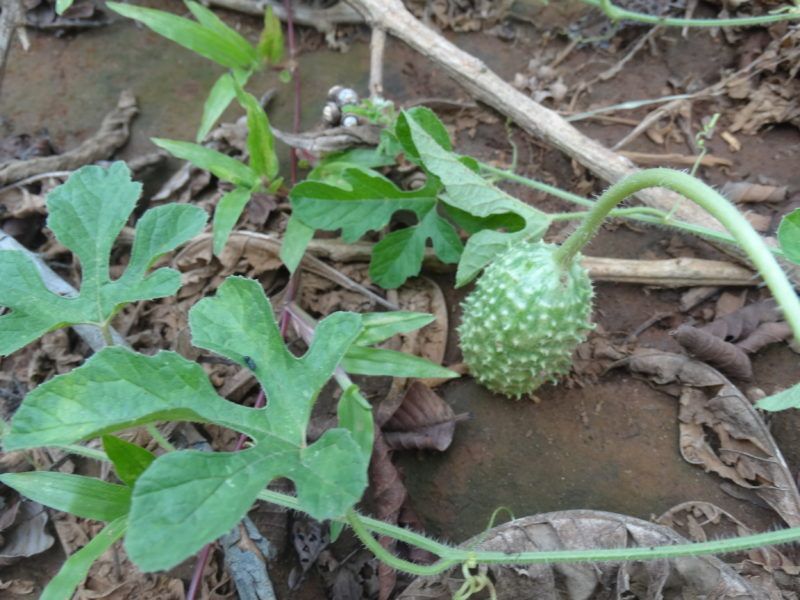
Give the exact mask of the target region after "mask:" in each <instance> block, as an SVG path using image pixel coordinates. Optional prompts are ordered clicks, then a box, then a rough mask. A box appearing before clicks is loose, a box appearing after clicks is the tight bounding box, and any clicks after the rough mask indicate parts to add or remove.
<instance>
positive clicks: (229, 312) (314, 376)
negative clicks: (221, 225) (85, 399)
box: [126, 277, 368, 570]
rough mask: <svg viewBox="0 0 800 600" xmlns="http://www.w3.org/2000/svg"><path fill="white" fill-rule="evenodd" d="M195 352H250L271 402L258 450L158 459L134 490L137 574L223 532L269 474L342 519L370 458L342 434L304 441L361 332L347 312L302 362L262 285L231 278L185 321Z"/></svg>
mask: <svg viewBox="0 0 800 600" xmlns="http://www.w3.org/2000/svg"><path fill="white" fill-rule="evenodd" d="M189 321H190V324H191V328H192V336H193V337H192V342H193V344H194V345H195V346H197V347H200V348H205V349H208V350H212V351H214V352H217V353H219V354H221V355H223V356H225V357H227V358H229V359H232V360H234V361H236V362H241V361H243V360H244V357H245V356H247V357H248V358H249V359H250V362H251V363H252V365H253V366H255V369H254V373H255V375H256V377H257V379H258V380H259V382H260V383H261V384H262V386H263V387H264V390H265V392H266V394H267V396H268V398H269V402H268V404H267V407H266V408H265V409H262V410H259V411H253V412H255V413H256V414H254V415H253V416H252V417H251V418H250V419H249V423H248V424H249V426H250V428H251V429H252V428H257V429H258V431H254V432H252V433H250V434H249V435H250V436H251V437H252V438H253V442H254V443H255V446H254V447H253V448H250V449H248V450H245V451H242V452H237V453H230V454H229V453H220V454H210V453H204V452H191V451H179V452H171V453H168V454H166V455H163V456H160V457H159V458H158V459H156V461H155V462H154V463H153V464H152V465H151V466H150V468H148V469H147V471H145V472H144V474H142V476H141V477H140V478H139V479H138V481H137V482H136V486H135V488H134V493H133V499H132V506H131V513H130V522H131V531H130V533H129V534H128V537H127V539H126V547H127V549H128V552H129V554H130V556H131V558H132V559H133V560H134V562H136V564H137V565H138V566H139V567H140V568H142V569H144V570H156V569H164V568H168V567H170V566H172V565H174V564H176V563H177V562H179V561H180V560H182V559H183V558H185V557H186V556H187V555H188V554H190V553H192V552H194V551H196V550H197V549H198V548H200V547H201V546H202V545H203V544H205V543H207V542H209V541H211V540H213V539H215V538H216V537H218V536H219V535H221V534H222V533H224V532H225V531H228V530H229V529H230V528H231V527H233V526H234V525H235V523H236V522H237V521H238V520H239V519H241V517H242V515H243V514H244V513H245V512H246V511H247V510H248V509H249V508H250V506H251V504H252V503H253V501H254V500H255V497H256V495H257V493H258V492H259V491H260V490H261V489H262V488H263V487H264V486H265V485H267V483H269V482H270V481H271V480H272V479H274V478H275V477H279V476H283V477H288V478H290V479H292V480H293V481H294V483H295V486H296V488H297V496H298V499H299V501H300V503H301V505H302V507H303V510H305V511H306V512H308V513H309V514H311V515H312V516H313V517H314V518H317V519H326V518H331V517H334V516H340V515H342V514H344V512H345V511H346V510H347V509H348V508H350V507H351V506H352V505H353V504H354V503H355V502H356V501H357V500H358V499H359V498H360V496H361V493H362V492H363V490H364V487H365V486H366V467H367V462H368V458H367V457H364V456H363V453H362V452H361V449H360V446H359V444H358V443H357V442H356V440H355V439H354V437H353V435H352V434H351V432H350V431H348V430H347V429H341V428H337V429H332V430H329V431H327V432H326V433H325V434H324V435H323V436H322V437H321V438H320V439H319V440H317V441H316V442H314V443H313V444H311V445H307V444H306V427H307V425H308V419H309V416H310V413H311V408H312V406H313V403H314V401H315V399H316V396H317V394H318V393H319V390H320V389H321V388H322V386H323V385H324V384H325V382H326V381H327V380H328V378H329V377H330V376H331V374H332V373H333V370H334V369H335V368H336V365H337V364H338V363H339V362H340V361H341V359H342V358H343V356H344V354H345V352H346V350H347V348H348V347H349V346H350V345H351V344H352V342H353V341H354V340H355V339H356V337H357V336H358V334H359V332H360V330H361V319H360V317H359V316H358V315H356V314H353V313H337V314H334V315H332V316H330V317H328V318H327V319H325V320H323V321H322V322H321V323H320V324H319V326H318V327H317V329H316V332H315V336H314V341H313V343H312V345H311V348H310V349H309V350H308V352H307V353H306V354H305V356H303V357H301V358H297V357H295V356H294V355H292V354H291V353H290V352H289V351H288V350H287V349H286V347H285V345H284V343H283V340H282V338H281V335H280V332H279V331H278V326H277V323H276V322H275V319H274V315H273V313H272V308H271V306H270V303H269V301H268V299H267V298H266V296H265V295H264V292H263V290H262V288H261V286H260V285H259V284H258V283H257V282H255V281H252V280H247V279H243V278H237V277H231V278H229V279H227V280H226V281H225V282H224V283H223V285H222V286H220V288H219V289H218V291H217V295H216V296H215V297H213V298H206V299H204V300H201V301H200V302H199V303H198V304H197V305H195V306H194V307H193V308H192V310H191V312H190V315H189Z"/></svg>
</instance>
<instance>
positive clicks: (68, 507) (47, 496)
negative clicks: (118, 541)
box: [0, 471, 131, 521]
mask: <svg viewBox="0 0 800 600" xmlns="http://www.w3.org/2000/svg"><path fill="white" fill-rule="evenodd" d="M0 482H3V483H4V484H6V485H7V486H8V487H12V488H14V489H15V490H17V491H18V492H19V493H20V494H22V495H23V496H26V497H28V498H30V499H31V500H34V501H35V502H38V503H40V504H44V505H45V506H49V507H50V508H54V509H56V510H60V511H63V512H67V513H70V514H73V515H77V516H79V517H83V518H84V519H94V520H96V521H113V520H114V519H117V518H119V517H122V516H125V515H126V514H128V508H129V507H130V501H131V490H130V488H129V487H127V486H124V485H116V484H113V483H106V482H105V481H101V480H99V479H95V478H93V477H83V476H82V475H71V474H68V473H55V472H50V471H28V472H25V473H4V474H2V475H0Z"/></svg>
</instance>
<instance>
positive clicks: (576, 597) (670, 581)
mask: <svg viewBox="0 0 800 600" xmlns="http://www.w3.org/2000/svg"><path fill="white" fill-rule="evenodd" d="M685 542H686V540H685V539H684V538H682V537H681V536H679V535H678V534H677V533H675V532H674V531H672V530H671V529H668V528H666V527H662V526H660V525H655V524H653V523H648V522H647V521H642V520H640V519H635V518H633V517H627V516H624V515H617V514H612V513H606V512H600V511H589V510H573V511H563V512H554V513H545V514H542V515H536V516H531V517H525V518H522V519H518V520H515V521H511V522H510V523H505V524H503V525H501V526H499V527H495V528H494V529H491V530H489V531H488V532H486V533H484V534H481V535H479V536H476V537H475V538H473V539H471V540H468V541H466V542H464V543H463V544H462V545H461V547H463V548H470V549H476V550H485V551H497V552H507V553H515V552H526V551H527V552H529V551H536V550H567V549H586V548H625V547H635V546H658V545H662V544H674V543H685ZM481 570H482V571H488V573H489V576H490V577H491V578H492V581H493V582H494V586H495V588H496V590H497V598H498V600H520V599H521V598H536V599H537V600H556V599H558V600H562V599H569V600H589V599H594V598H625V597H637V598H647V599H656V598H663V599H666V600H673V599H674V600H682V599H683V598H687V597H693V598H694V597H708V598H712V597H713V598H753V597H754V595H753V589H752V587H751V586H750V585H749V584H748V582H747V581H745V580H744V579H743V578H742V577H740V576H739V575H737V574H736V572H735V571H734V570H733V569H731V568H730V567H729V566H727V565H726V564H725V563H723V562H722V561H721V560H719V559H717V558H715V557H706V556H704V557H694V558H676V559H672V560H654V561H646V562H626V563H612V562H604V563H579V564H574V563H571V564H553V565H546V564H545V565H528V566H516V567H511V566H498V565H492V566H490V567H489V568H488V569H487V568H482V569H481ZM462 583H463V578H462V576H461V573H460V571H457V572H450V573H449V574H444V575H439V576H436V577H433V578H427V579H424V580H423V579H418V580H416V581H415V582H414V583H412V584H411V585H410V586H409V587H408V589H406V590H405V591H404V592H403V593H402V594H400V596H399V597H398V600H423V599H425V600H440V599H441V600H445V599H449V598H451V597H452V594H453V593H454V592H455V591H456V590H457V589H458V588H459V587H460V586H461V584H462ZM685 594H691V595H685Z"/></svg>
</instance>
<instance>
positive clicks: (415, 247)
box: [369, 210, 464, 289]
mask: <svg viewBox="0 0 800 600" xmlns="http://www.w3.org/2000/svg"><path fill="white" fill-rule="evenodd" d="M429 239H430V240H431V242H433V249H434V252H436V255H437V256H438V257H439V259H440V260H441V261H442V262H444V263H456V262H458V259H459V257H460V256H461V251H462V250H463V248H464V247H463V245H462V244H461V239H460V238H459V237H458V233H457V232H456V230H455V228H454V227H453V226H452V225H451V224H450V223H448V222H447V221H445V220H444V219H442V218H441V217H440V216H439V215H438V214H436V211H435V210H431V211H429V212H428V214H426V215H425V217H424V218H423V219H422V220H421V221H420V222H419V224H417V225H414V226H411V227H406V228H405V229H399V230H397V231H394V232H392V233H390V234H388V235H387V236H385V237H384V238H383V239H382V240H381V241H380V242H378V243H377V244H375V247H374V248H373V250H372V258H371V260H370V263H369V276H370V278H372V280H373V281H374V282H375V283H377V284H378V285H379V286H381V287H382V288H386V289H392V288H397V287H400V286H401V285H403V283H405V281H406V279H408V278H409V277H414V276H416V275H419V272H420V270H421V269H422V259H423V257H424V255H425V247H426V245H427V241H428V240H429Z"/></svg>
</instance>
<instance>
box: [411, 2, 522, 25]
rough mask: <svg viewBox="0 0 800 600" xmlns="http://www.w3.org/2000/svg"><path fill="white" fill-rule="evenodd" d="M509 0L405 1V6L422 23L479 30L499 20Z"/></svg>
mask: <svg viewBox="0 0 800 600" xmlns="http://www.w3.org/2000/svg"><path fill="white" fill-rule="evenodd" d="M512 4H514V2H513V0H428V1H424V0H409V1H408V2H407V6H408V9H409V10H410V11H411V12H412V13H414V14H415V15H416V16H417V17H418V18H420V19H422V20H423V21H424V22H428V23H430V22H433V23H434V24H435V25H436V26H437V27H440V28H443V29H452V30H453V31H480V30H481V29H484V28H488V27H491V26H492V25H495V24H497V23H498V22H500V21H502V20H503V19H504V18H505V17H506V15H507V14H508V11H509V10H510V8H511V5H512Z"/></svg>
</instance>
